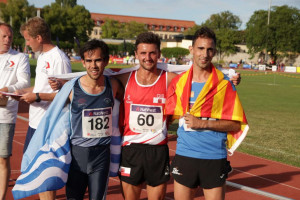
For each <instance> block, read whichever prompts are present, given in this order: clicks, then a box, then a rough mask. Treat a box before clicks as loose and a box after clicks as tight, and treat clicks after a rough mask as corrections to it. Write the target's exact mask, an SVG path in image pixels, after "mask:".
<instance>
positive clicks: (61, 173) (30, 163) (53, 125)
mask: <svg viewBox="0 0 300 200" xmlns="http://www.w3.org/2000/svg"><path fill="white" fill-rule="evenodd" d="M78 78H80V77H77V78H75V79H73V80H71V81H69V82H67V83H66V84H65V85H64V87H63V88H62V89H61V90H60V91H59V93H57V95H56V97H55V98H54V100H53V102H52V103H51V105H50V106H49V108H48V109H47V111H46V113H45V115H44V117H43V118H42V120H41V122H40V123H39V125H38V128H37V129H36V131H35V133H34V135H33V137H32V139H31V141H30V143H29V145H28V148H27V150H26V152H25V153H24V155H23V159H22V163H21V173H22V174H21V175H20V176H19V177H18V179H17V181H16V184H15V186H14V188H13V190H12V193H13V196H14V199H21V198H25V197H28V196H31V195H34V194H38V193H41V192H45V191H53V190H58V189H61V188H62V187H64V186H65V184H66V182H67V179H68V172H69V168H70V164H71V159H72V157H71V153H70V138H71V124H70V111H69V106H66V100H67V99H68V97H69V94H70V92H71V90H72V88H73V86H74V83H75V81H76V80H77V79H78ZM119 105H120V103H119V102H118V101H117V100H115V105H114V108H113V115H112V118H113V119H112V120H113V121H112V123H113V124H112V125H113V129H112V130H113V131H112V136H111V145H110V149H111V162H110V176H117V172H118V169H119V163H120V153H121V134H120V131H119V128H118V119H119Z"/></svg>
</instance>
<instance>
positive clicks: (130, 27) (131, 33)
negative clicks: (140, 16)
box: [118, 21, 147, 38]
mask: <svg viewBox="0 0 300 200" xmlns="http://www.w3.org/2000/svg"><path fill="white" fill-rule="evenodd" d="M146 31H147V28H146V26H145V24H143V23H138V22H135V21H131V22H129V23H125V24H124V25H123V26H122V28H121V30H120V31H119V33H118V38H136V37H137V36H138V35H139V34H140V33H143V32H146Z"/></svg>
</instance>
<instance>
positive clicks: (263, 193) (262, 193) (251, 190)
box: [169, 148, 300, 200]
mask: <svg viewBox="0 0 300 200" xmlns="http://www.w3.org/2000/svg"><path fill="white" fill-rule="evenodd" d="M169 151H171V152H176V150H174V149H171V148H169ZM258 158H259V157H258ZM233 170H236V171H238V172H239V173H244V174H247V175H249V176H252V177H257V178H260V179H264V180H267V181H270V182H273V183H276V184H280V185H283V186H286V187H289V188H292V189H295V190H300V188H296V187H294V186H291V185H287V184H284V183H280V182H277V181H274V180H271V179H267V178H264V177H261V176H258V175H255V174H251V173H248V172H245V171H242V170H238V169H235V168H233ZM226 185H229V186H232V187H236V188H238V189H241V190H245V191H248V192H252V193H255V194H259V195H262V196H268V197H270V198H273V199H278V200H292V199H290V198H287V197H283V196H280V195H276V194H273V193H269V192H265V191H262V190H258V189H255V188H251V187H248V186H244V185H240V184H237V183H233V182H230V181H226Z"/></svg>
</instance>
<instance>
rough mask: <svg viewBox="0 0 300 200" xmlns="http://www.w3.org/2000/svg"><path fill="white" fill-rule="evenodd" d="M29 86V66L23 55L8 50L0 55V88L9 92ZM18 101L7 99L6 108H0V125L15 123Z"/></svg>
mask: <svg viewBox="0 0 300 200" xmlns="http://www.w3.org/2000/svg"><path fill="white" fill-rule="evenodd" d="M29 86H30V65H29V62H28V58H27V56H26V55H25V54H23V53H20V52H18V51H15V50H12V49H10V50H9V51H8V52H7V53H4V54H0V88H4V87H7V88H8V91H9V92H14V91H16V90H19V89H22V88H27V87H29ZM18 103H19V102H18V101H15V100H13V99H12V98H10V97H9V99H8V101H7V104H6V106H0V123H16V118H17V112H18Z"/></svg>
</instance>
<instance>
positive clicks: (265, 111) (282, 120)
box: [31, 60, 300, 167]
mask: <svg viewBox="0 0 300 200" xmlns="http://www.w3.org/2000/svg"><path fill="white" fill-rule="evenodd" d="M35 65H36V61H34V60H31V72H32V76H31V77H34V76H35V73H34V70H35ZM108 67H128V66H127V65H109V66H108ZM72 69H73V72H77V71H82V70H84V69H83V67H82V64H81V63H72ZM240 72H241V75H242V81H241V84H240V85H239V86H237V90H238V93H239V97H240V99H241V102H242V104H243V107H244V109H245V112H246V116H247V119H248V123H249V126H250V130H249V132H248V135H247V137H246V139H245V140H244V142H243V143H242V144H241V146H240V147H239V148H238V150H237V151H241V152H245V153H248V154H252V155H256V156H259V157H263V158H266V159H270V160H275V161H279V162H282V163H286V164H289V165H294V166H297V167H300V74H287V73H272V72H259V71H240ZM32 81H34V79H33V78H32ZM32 83H33V82H32ZM176 129H177V123H176V122H175V123H173V124H171V126H170V129H169V130H170V132H171V133H176Z"/></svg>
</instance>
